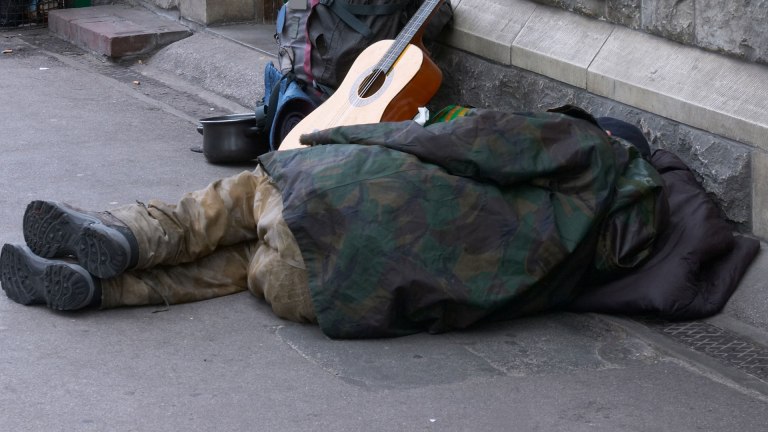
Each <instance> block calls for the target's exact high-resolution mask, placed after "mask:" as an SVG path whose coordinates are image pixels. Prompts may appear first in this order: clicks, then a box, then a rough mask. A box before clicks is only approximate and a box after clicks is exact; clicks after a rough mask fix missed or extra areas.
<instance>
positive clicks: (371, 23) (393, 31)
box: [275, 0, 452, 95]
mask: <svg viewBox="0 0 768 432" xmlns="http://www.w3.org/2000/svg"><path fill="white" fill-rule="evenodd" d="M421 3H422V0H288V2H287V3H286V4H284V5H283V7H282V8H281V9H280V12H279V14H278V19H277V33H276V35H275V38H276V39H277V42H278V69H279V70H280V71H281V72H282V73H283V74H284V75H285V74H292V77H293V78H294V79H297V80H300V81H303V82H305V83H307V84H309V85H312V86H313V87H315V88H316V89H319V90H320V91H322V92H323V93H325V94H326V95H327V94H330V93H332V92H333V90H334V89H336V88H337V87H338V86H339V84H341V82H342V80H343V79H344V76H345V75H346V74H347V72H348V71H349V68H350V67H351V66H352V63H354V61H355V59H356V58H357V57H358V55H359V54H360V53H361V52H362V51H363V50H364V49H365V48H367V47H368V46H370V45H371V44H373V43H374V42H378V41H380V40H383V39H394V38H396V37H397V35H398V33H399V32H400V30H401V29H402V27H403V26H404V25H405V24H406V23H407V22H408V19H409V18H410V16H411V15H412V14H413V13H414V12H415V11H416V9H418V7H419V6H420V5H421ZM451 16H452V9H451V5H450V1H446V2H445V3H443V5H442V6H441V8H440V10H439V11H438V13H437V14H436V16H435V17H433V19H432V20H431V21H430V23H429V24H428V27H430V28H433V29H435V28H436V29H437V31H439V29H442V27H443V26H444V25H445V24H446V23H447V22H448V20H450V18H451ZM437 31H433V33H437ZM429 35H430V32H429V30H427V37H429Z"/></svg>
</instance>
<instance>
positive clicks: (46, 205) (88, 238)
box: [24, 201, 139, 279]
mask: <svg viewBox="0 0 768 432" xmlns="http://www.w3.org/2000/svg"><path fill="white" fill-rule="evenodd" d="M24 240H26V242H27V246H29V248H30V249H31V250H32V252H34V253H35V254H37V255H39V256H41V257H43V258H56V257H64V256H74V257H75V258H76V259H77V261H78V263H79V264H80V265H81V266H83V268H85V270H87V271H88V272H89V273H91V274H93V275H95V276H97V277H99V278H102V279H106V278H110V277H114V276H117V275H118V274H120V273H122V272H124V271H125V270H127V269H130V268H133V267H135V266H136V263H137V262H138V259H139V246H138V243H137V242H136V237H135V236H134V235H133V232H131V230H130V229H129V228H128V227H127V226H126V225H125V224H124V223H123V222H121V221H120V220H119V219H117V218H116V217H114V216H112V215H111V214H109V213H108V212H89V211H85V210H80V209H78V208H75V207H72V206H70V205H67V204H64V203H58V202H53V201H32V202H31V203H29V205H27V210H26V211H25V212H24Z"/></svg>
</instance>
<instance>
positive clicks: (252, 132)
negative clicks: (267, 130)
mask: <svg viewBox="0 0 768 432" xmlns="http://www.w3.org/2000/svg"><path fill="white" fill-rule="evenodd" d="M263 130H264V128H263V127H261V126H252V127H249V128H248V129H246V130H244V131H243V135H245V136H247V137H248V138H258V137H259V135H261V133H262V131H263ZM200 133H202V132H200Z"/></svg>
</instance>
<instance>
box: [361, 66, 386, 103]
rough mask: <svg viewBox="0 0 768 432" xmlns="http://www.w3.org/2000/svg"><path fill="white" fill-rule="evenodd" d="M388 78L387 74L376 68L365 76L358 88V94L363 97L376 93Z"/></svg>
mask: <svg viewBox="0 0 768 432" xmlns="http://www.w3.org/2000/svg"><path fill="white" fill-rule="evenodd" d="M386 79H387V74H385V73H384V72H382V71H380V70H378V69H377V70H374V71H373V72H371V74H370V75H368V76H367V77H365V79H364V80H363V82H362V83H360V87H358V88H357V94H358V95H359V96H360V97H361V98H368V97H371V96H373V95H375V94H376V92H377V91H379V90H380V89H381V87H382V86H383V85H384V81H386Z"/></svg>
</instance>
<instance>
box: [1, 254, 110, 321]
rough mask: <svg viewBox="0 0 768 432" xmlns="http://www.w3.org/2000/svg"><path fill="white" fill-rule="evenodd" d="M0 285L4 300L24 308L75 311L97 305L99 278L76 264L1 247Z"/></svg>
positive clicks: (99, 291)
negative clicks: (38, 306) (21, 305)
mask: <svg viewBox="0 0 768 432" xmlns="http://www.w3.org/2000/svg"><path fill="white" fill-rule="evenodd" d="M0 284H2V287H3V291H5V295H7V296H8V298H10V299H11V300H13V301H15V302H17V303H21V304H24V305H33V304H45V305H48V307H50V308H51V309H56V310H76V309H82V308H85V307H88V306H97V305H100V304H101V283H100V281H99V279H97V278H95V277H93V276H92V275H91V274H90V273H88V272H87V271H86V270H85V269H84V268H82V267H81V266H79V265H77V264H73V263H68V262H65V261H60V260H50V259H47V258H42V257H39V256H37V255H35V254H34V253H33V252H32V251H31V250H30V249H29V248H28V247H26V246H24V245H15V244H5V245H3V249H2V251H0Z"/></svg>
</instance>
